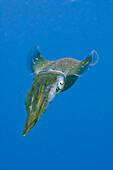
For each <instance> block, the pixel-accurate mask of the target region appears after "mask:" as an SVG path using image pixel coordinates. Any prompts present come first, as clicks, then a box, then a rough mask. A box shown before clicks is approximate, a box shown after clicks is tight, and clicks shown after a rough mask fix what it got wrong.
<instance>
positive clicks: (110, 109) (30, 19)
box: [0, 0, 113, 170]
mask: <svg viewBox="0 0 113 170" xmlns="http://www.w3.org/2000/svg"><path fill="white" fill-rule="evenodd" d="M34 45H38V46H39V49H40V52H41V54H42V56H43V57H44V58H46V59H48V60H57V59H60V58H64V57H71V58H75V59H77V60H83V59H84V58H85V57H86V56H87V55H88V54H89V53H90V52H91V51H92V50H96V51H97V52H98V55H99V62H98V63H97V64H96V65H95V66H94V67H92V68H91V69H90V70H89V71H87V72H85V73H84V75H83V76H81V77H80V78H79V79H78V80H77V82H76V83H75V84H74V85H73V86H72V87H71V88H70V89H69V90H67V91H65V92H64V93H61V94H58V95H57V96H56V97H55V99H54V100H53V102H52V104H50V106H49V107H48V109H47V110H46V112H45V113H44V114H43V116H42V117H41V118H40V120H39V121H38V122H37V124H36V125H35V126H34V127H33V129H32V130H31V131H30V132H29V133H28V134H27V135H26V136H25V137H24V136H22V131H23V128H24V124H25V120H26V116H27V112H26V108H25V102H24V97H25V95H26V93H27V92H28V91H29V89H30V88H31V85H32V81H33V77H34V76H33V75H29V73H28V71H27V69H26V56H27V53H28V52H29V50H30V48H31V47H32V46H34ZM0 73H1V74H0V170H35V169H37V170H113V0H32V1H31V0H23V1H18V0H0Z"/></svg>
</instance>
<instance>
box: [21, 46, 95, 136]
mask: <svg viewBox="0 0 113 170" xmlns="http://www.w3.org/2000/svg"><path fill="white" fill-rule="evenodd" d="M94 52H95V51H93V52H92V53H90V55H89V56H87V57H86V58H85V59H84V60H83V61H78V60H75V59H73V58H63V59H59V60H57V61H48V60H46V59H44V58H43V57H42V56H41V54H40V52H39V50H38V49H37V48H36V49H35V53H33V54H32V53H31V54H30V55H33V57H32V58H33V59H32V60H31V63H30V67H31V72H32V73H36V76H35V77H34V80H33V84H32V87H31V89H30V90H29V92H28V93H27V94H26V96H25V105H26V110H27V119H26V123H25V127H24V130H23V135H26V134H27V133H28V132H29V131H30V130H31V128H32V127H33V126H34V125H35V124H36V122H37V121H38V120H39V118H40V117H41V115H42V114H43V113H44V112H45V110H46V109H47V107H48V105H49V103H50V102H51V101H52V99H53V98H54V97H55V95H56V94H58V93H61V92H63V91H65V90H67V89H68V88H70V87H71V86H72V85H73V84H74V83H75V81H76V80H77V79H78V77H79V75H80V74H81V73H82V72H83V71H84V70H86V68H87V67H88V66H90V65H94V64H95V63H96V62H97V59H98V58H94V56H93V54H94ZM95 53H96V52H95ZM96 55H97V53H96ZM96 57H97V56H96ZM93 60H94V61H93Z"/></svg>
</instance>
